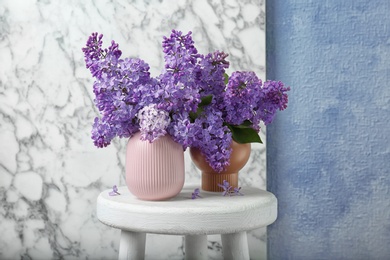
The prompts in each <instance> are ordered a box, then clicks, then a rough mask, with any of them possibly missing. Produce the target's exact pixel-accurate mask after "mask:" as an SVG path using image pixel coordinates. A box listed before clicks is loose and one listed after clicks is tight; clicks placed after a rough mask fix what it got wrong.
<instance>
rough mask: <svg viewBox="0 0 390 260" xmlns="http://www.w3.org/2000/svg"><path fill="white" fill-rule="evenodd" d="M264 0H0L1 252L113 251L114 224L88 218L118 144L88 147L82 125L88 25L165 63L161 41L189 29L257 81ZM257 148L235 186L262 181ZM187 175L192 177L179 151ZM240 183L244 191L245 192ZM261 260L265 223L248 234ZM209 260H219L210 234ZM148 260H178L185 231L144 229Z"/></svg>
mask: <svg viewBox="0 0 390 260" xmlns="http://www.w3.org/2000/svg"><path fill="white" fill-rule="evenodd" d="M264 22H265V19H264V1H262V0H260V1H256V0H246V1H240V0H229V1H222V0H212V1H206V0H193V1H192V0H177V1H167V0H160V1H157V0H152V1H141V0H139V1H124V0H120V1H95V0H93V1H91V0H88V1H77V0H70V1H52V0H26V1H24V0H1V2H0V201H1V207H0V234H1V236H0V259H87V258H88V259H114V258H115V257H116V255H117V253H118V244H119V234H120V233H119V231H118V230H115V229H111V228H108V227H106V226H104V225H103V224H101V223H100V222H99V221H98V220H97V219H96V213H95V206H96V197H97V195H98V194H99V193H100V192H101V191H102V190H104V189H107V188H110V187H112V185H114V184H118V185H124V174H123V170H124V152H125V151H124V146H125V143H126V140H116V141H115V142H114V143H113V144H112V145H111V146H110V147H108V148H105V149H97V148H95V147H94V146H93V143H92V141H91V139H90V129H91V124H92V120H93V118H94V117H95V116H96V115H97V111H96V109H95V108H94V106H93V102H92V99H93V96H92V78H91V76H90V74H89V72H88V71H87V69H86V68H85V65H84V61H83V53H82V52H81V48H82V47H83V46H84V44H85V42H86V40H87V38H88V36H89V35H90V33H91V32H95V31H97V32H100V33H103V34H104V36H105V37H104V39H105V42H106V43H107V45H108V42H109V41H110V40H111V39H115V40H116V41H117V42H118V43H119V44H120V47H121V49H122V50H123V55H124V56H139V57H141V58H143V59H144V60H146V61H147V62H148V63H149V64H150V66H151V68H152V73H153V74H154V75H158V73H159V72H160V70H161V68H162V61H163V56H162V52H161V48H160V42H161V40H162V36H163V35H168V34H169V33H170V30H171V29H173V28H176V29H179V30H182V31H189V30H191V31H193V36H194V39H195V41H196V45H197V47H198V50H199V51H200V52H202V53H206V52H208V51H212V50H216V49H219V50H224V51H226V52H228V53H230V58H229V60H230V61H231V69H230V72H231V71H234V70H253V71H255V72H256V73H258V74H259V75H260V76H261V77H262V78H264V63H265V53H264V47H265V39H264V38H265V35H264ZM264 177H265V147H264V145H253V152H252V156H251V160H250V163H248V165H247V166H246V168H245V169H244V170H243V171H242V172H241V176H240V181H241V185H250V186H256V187H262V188H264V187H265V182H264ZM186 178H187V179H186V182H199V173H198V172H197V170H196V169H195V168H194V166H193V165H192V164H191V161H190V159H189V157H188V154H186ZM244 191H245V190H244ZM248 239H249V243H250V248H251V257H252V258H253V259H263V258H265V242H264V240H265V229H261V230H256V231H254V232H251V233H250V234H249V238H248ZM208 245H209V249H210V250H209V254H210V258H211V259H220V258H222V254H221V243H220V239H219V237H218V236H210V237H209V242H208ZM146 247H147V254H146V258H147V259H182V258H183V254H184V252H183V250H184V249H183V238H182V237H180V236H172V237H169V239H166V237H165V236H161V235H149V236H148V239H147V246H146Z"/></svg>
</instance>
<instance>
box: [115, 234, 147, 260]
mask: <svg viewBox="0 0 390 260" xmlns="http://www.w3.org/2000/svg"><path fill="white" fill-rule="evenodd" d="M145 241H146V234H145V233H137V232H131V231H125V230H122V231H121V240H120V243H119V256H118V259H119V260H130V259H131V260H133V259H134V260H137V259H144V258H145Z"/></svg>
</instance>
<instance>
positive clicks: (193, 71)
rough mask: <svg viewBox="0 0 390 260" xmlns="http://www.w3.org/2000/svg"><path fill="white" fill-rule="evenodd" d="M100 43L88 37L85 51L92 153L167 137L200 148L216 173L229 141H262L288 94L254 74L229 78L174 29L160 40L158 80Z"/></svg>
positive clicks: (213, 56)
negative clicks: (137, 137)
mask: <svg viewBox="0 0 390 260" xmlns="http://www.w3.org/2000/svg"><path fill="white" fill-rule="evenodd" d="M102 38H103V35H98V34H97V33H93V34H92V35H91V36H90V37H89V39H88V41H87V44H86V47H84V48H83V52H84V56H85V62H86V66H87V68H88V69H89V70H90V71H91V74H92V76H93V77H94V78H95V82H94V83H93V92H94V94H95V100H94V102H95V105H96V106H97V108H98V110H99V112H100V115H101V116H100V117H97V118H95V121H94V124H93V128H92V139H93V141H94V144H95V145H96V146H97V147H105V146H107V145H109V144H110V142H111V140H112V139H113V138H114V137H116V136H118V137H125V138H130V137H131V136H133V135H134V134H135V133H136V132H138V131H140V132H141V139H142V140H145V141H149V142H153V141H154V140H156V139H158V138H159V137H161V136H163V135H166V134H169V135H170V136H171V137H172V138H173V140H175V141H176V142H178V143H179V144H181V145H182V146H183V149H186V148H188V147H195V148H198V149H200V150H201V152H202V153H203V155H204V156H205V158H206V160H207V161H208V163H209V164H210V166H211V167H212V168H213V169H214V170H216V171H217V172H221V171H223V169H224V168H225V167H226V166H227V165H229V157H230V153H231V148H230V144H231V142H232V140H235V141H236V142H238V143H248V142H261V139H260V137H259V135H258V133H259V131H260V126H259V124H260V122H261V121H263V122H264V123H265V124H266V125H267V124H269V123H271V122H272V119H273V118H274V116H275V113H276V111H278V110H284V109H285V108H286V107H287V101H288V97H287V94H286V92H287V91H289V88H287V87H285V86H284V84H283V83H282V82H280V81H266V82H264V83H263V82H262V81H261V80H260V79H259V78H258V77H257V76H256V74H255V73H254V72H243V71H237V72H234V73H232V74H231V76H230V77H229V76H228V75H227V74H226V72H225V70H226V69H227V68H228V67H229V62H228V61H227V60H226V58H227V56H228V55H227V54H225V53H224V52H220V51H215V52H214V53H209V54H207V55H202V54H199V53H198V51H197V49H196V48H195V46H194V41H193V40H192V37H191V32H189V33H187V34H183V33H182V32H180V31H176V30H173V31H172V33H171V35H170V36H169V37H164V39H163V42H162V47H163V52H164V60H165V67H164V69H163V71H162V73H161V74H160V75H159V76H158V77H151V75H150V72H149V65H148V64H147V63H146V62H145V61H143V60H141V59H139V58H121V54H122V52H121V51H120V50H119V47H118V44H117V43H115V42H114V41H112V42H111V45H110V46H109V47H108V48H105V49H103V48H102Z"/></svg>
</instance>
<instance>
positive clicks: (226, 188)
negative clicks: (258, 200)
mask: <svg viewBox="0 0 390 260" xmlns="http://www.w3.org/2000/svg"><path fill="white" fill-rule="evenodd" d="M217 185H218V186H219V187H221V188H222V189H223V192H222V196H226V195H229V196H230V193H231V191H232V189H233V187H232V186H230V183H229V182H228V181H227V180H223V183H222V184H219V183H218V184H217Z"/></svg>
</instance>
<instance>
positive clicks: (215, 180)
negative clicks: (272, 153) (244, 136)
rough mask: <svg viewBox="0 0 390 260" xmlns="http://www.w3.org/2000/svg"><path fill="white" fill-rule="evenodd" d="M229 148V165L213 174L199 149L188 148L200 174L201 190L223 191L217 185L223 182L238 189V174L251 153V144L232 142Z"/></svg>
mask: <svg viewBox="0 0 390 260" xmlns="http://www.w3.org/2000/svg"><path fill="white" fill-rule="evenodd" d="M231 148H232V153H231V155H230V165H229V166H228V167H227V168H226V169H225V170H224V171H222V172H221V173H218V172H215V171H214V170H213V169H212V168H211V167H210V165H209V164H208V163H207V161H206V159H205V158H204V156H203V154H202V152H201V151H200V150H199V149H197V148H190V155H191V159H192V161H193V162H194V164H195V165H196V167H198V168H199V170H200V171H201V172H202V190H205V191H215V192H220V191H223V189H222V188H221V187H219V186H218V184H222V183H223V181H224V180H226V181H228V182H229V184H230V185H231V186H233V187H238V172H239V170H241V169H242V168H243V167H244V166H245V164H246V163H247V162H248V159H249V156H250V153H251V144H250V143H248V144H239V143H237V142H235V141H233V142H232V144H231Z"/></svg>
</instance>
